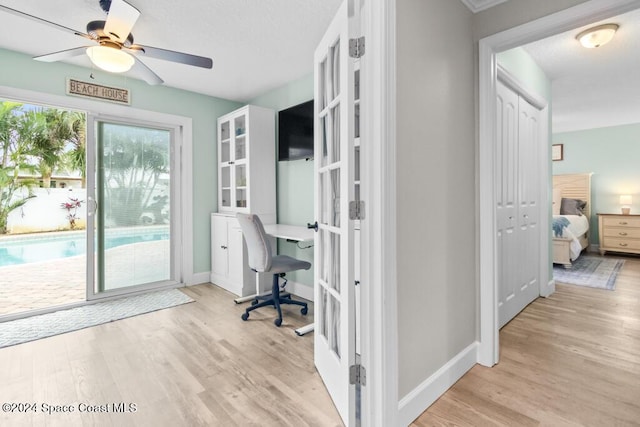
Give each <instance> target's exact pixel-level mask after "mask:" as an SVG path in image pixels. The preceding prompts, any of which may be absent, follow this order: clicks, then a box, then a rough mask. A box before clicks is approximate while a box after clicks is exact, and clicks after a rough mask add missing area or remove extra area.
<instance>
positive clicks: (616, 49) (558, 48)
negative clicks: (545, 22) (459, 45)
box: [524, 9, 640, 133]
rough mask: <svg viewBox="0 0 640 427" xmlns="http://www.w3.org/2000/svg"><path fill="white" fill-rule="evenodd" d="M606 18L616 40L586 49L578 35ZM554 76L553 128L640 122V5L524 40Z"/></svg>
mask: <svg viewBox="0 0 640 427" xmlns="http://www.w3.org/2000/svg"><path fill="white" fill-rule="evenodd" d="M605 23H616V24H618V25H620V28H619V29H618V32H617V33H616V35H615V37H614V38H613V40H612V41H611V42H610V43H609V44H606V45H604V46H601V47H599V48H595V49H585V48H583V47H582V46H581V45H580V44H579V43H578V41H577V40H576V39H575V36H576V35H577V34H578V33H579V32H581V31H582V30H584V29H587V28H590V27H592V26H595V25H599V24H605ZM524 48H525V50H526V51H527V52H528V53H529V54H530V55H531V56H532V57H533V59H534V60H535V62H536V63H537V64H538V65H539V66H540V67H541V68H542V69H543V70H544V72H545V73H546V74H547V76H548V77H549V78H550V79H551V81H552V114H553V119H552V123H553V132H554V133H557V132H567V131H574V130H581V129H593V128H598V127H606V126H617V125H622V124H629V123H640V9H638V10H635V11H633V12H629V13H627V14H624V15H620V16H616V17H613V18H610V19H606V20H603V21H599V22H594V23H593V24H592V25H587V26H584V27H580V28H576V29H575V30H572V31H568V32H566V33H562V34H558V35H556V36H553V37H549V38H547V39H544V40H541V41H538V42H535V43H531V44H529V45H526V46H524Z"/></svg>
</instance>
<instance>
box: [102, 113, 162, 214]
mask: <svg viewBox="0 0 640 427" xmlns="http://www.w3.org/2000/svg"><path fill="white" fill-rule="evenodd" d="M99 132H101V134H102V136H101V138H99V139H100V141H101V144H102V147H100V148H99V150H98V151H99V152H100V153H102V156H103V159H102V163H103V165H104V169H103V171H104V175H103V176H104V183H100V182H99V183H98V188H100V187H102V188H104V191H105V194H104V195H103V196H102V197H103V205H104V207H105V212H104V213H105V215H106V219H107V220H108V221H110V222H113V224H114V225H115V226H131V225H137V224H164V223H166V222H167V221H168V213H167V212H165V210H164V208H165V207H166V206H167V205H168V202H169V194H168V191H169V189H168V183H169V181H168V177H169V166H170V163H169V160H170V158H169V146H170V141H169V132H167V131H163V130H156V129H147V128H141V127H131V126H122V125H116V124H104V125H103V126H102V127H101V129H100V130H99Z"/></svg>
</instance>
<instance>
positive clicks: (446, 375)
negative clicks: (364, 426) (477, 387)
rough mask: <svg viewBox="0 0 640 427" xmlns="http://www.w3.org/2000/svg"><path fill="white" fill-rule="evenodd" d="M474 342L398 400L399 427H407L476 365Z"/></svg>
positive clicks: (476, 346) (476, 345)
mask: <svg viewBox="0 0 640 427" xmlns="http://www.w3.org/2000/svg"><path fill="white" fill-rule="evenodd" d="M477 350H478V343H477V342H474V343H473V344H471V345H469V346H468V347H467V348H465V349H464V350H462V351H461V352H460V353H458V354H457V355H456V356H455V357H454V358H453V359H451V360H449V361H448V362H447V363H446V364H445V365H444V366H442V367H441V368H440V369H438V370H437V371H436V372H435V373H434V374H433V375H431V376H430V377H429V378H427V379H426V380H425V381H423V382H422V384H420V385H419V386H418V387H416V388H415V389H413V390H412V391H411V392H409V394H407V395H406V396H405V397H403V398H402V400H400V403H399V405H398V411H399V417H398V418H399V421H400V422H399V425H403V426H408V425H409V424H411V423H412V422H413V420H415V419H416V418H418V417H419V416H420V414H422V413H423V412H424V410H425V408H428V407H429V406H431V404H432V403H433V402H435V401H436V400H437V399H438V398H439V397H440V396H442V394H444V392H446V391H447V390H448V389H449V388H450V387H451V386H452V385H454V384H455V383H456V381H458V380H459V379H460V378H462V376H463V375H464V374H465V373H467V371H469V369H471V368H473V366H474V365H475V364H476V354H477Z"/></svg>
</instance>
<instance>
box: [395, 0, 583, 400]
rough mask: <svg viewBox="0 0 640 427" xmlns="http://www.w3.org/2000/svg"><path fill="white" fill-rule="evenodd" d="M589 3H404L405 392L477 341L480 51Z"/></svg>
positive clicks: (400, 104) (400, 102)
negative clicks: (481, 45) (506, 33)
mask: <svg viewBox="0 0 640 427" xmlns="http://www.w3.org/2000/svg"><path fill="white" fill-rule="evenodd" d="M584 1H585V0H555V1H553V2H551V1H533V0H510V1H508V2H506V3H504V4H501V5H499V6H496V7H493V8H490V9H488V10H486V11H483V12H480V13H478V14H475V15H473V14H472V13H471V12H470V11H469V10H468V9H467V8H466V7H465V6H464V5H463V4H462V3H461V2H459V1H451V0H398V1H397V2H396V16H397V18H396V21H397V22H396V25H397V29H396V31H397V41H396V44H397V63H396V70H397V141H396V143H397V156H398V158H397V196H396V201H397V216H398V218H397V221H398V222H397V225H396V230H397V242H398V254H397V255H398V266H397V271H398V277H397V283H398V345H399V348H398V357H399V363H398V364H399V370H398V375H399V378H398V387H399V388H398V391H399V397H400V398H402V397H404V396H406V395H407V393H409V392H410V391H412V390H413V389H415V388H416V387H417V386H418V385H419V384H421V383H422V382H424V381H425V380H426V379H428V378H429V376H431V375H432V374H433V373H435V372H436V371H437V370H438V369H440V368H441V367H442V366H443V365H444V364H446V363H447V362H448V361H450V360H451V359H452V358H453V357H454V356H455V355H456V354H458V353H459V352H460V351H461V350H463V349H464V348H466V347H467V346H468V345H469V344H472V343H473V342H474V341H475V340H476V339H477V327H478V317H477V316H478V312H477V306H476V304H477V295H478V289H477V286H478V282H477V277H476V262H477V259H478V253H477V250H476V244H477V242H476V233H477V227H476V218H475V215H476V212H477V211H476V204H475V197H476V186H477V185H476V181H475V177H476V175H475V155H476V133H475V131H476V128H477V127H476V126H477V123H476V114H475V109H476V107H475V106H477V100H478V95H477V78H478V77H477V76H478V72H477V70H478V62H477V59H478V58H477V49H478V48H477V43H476V42H477V41H478V40H479V39H481V38H483V37H486V36H489V35H493V34H495V33H498V32H500V31H503V30H505V29H508V28H512V27H515V26H518V25H521V24H523V23H526V22H529V21H532V20H535V19H538V18H541V17H544V16H547V15H549V14H552V13H555V12H558V11H560V10H563V9H566V8H568V7H571V6H575V5H577V4H579V3H583V2H584Z"/></svg>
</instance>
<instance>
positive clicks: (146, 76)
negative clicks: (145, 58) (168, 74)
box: [131, 58, 164, 86]
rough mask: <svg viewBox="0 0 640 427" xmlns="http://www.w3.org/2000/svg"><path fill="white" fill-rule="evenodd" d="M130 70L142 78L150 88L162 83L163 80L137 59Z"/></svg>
mask: <svg viewBox="0 0 640 427" xmlns="http://www.w3.org/2000/svg"><path fill="white" fill-rule="evenodd" d="M131 70H132V71H133V72H134V73H136V74H138V75H139V76H140V77H142V79H143V80H144V81H145V82H147V83H149V84H150V85H152V86H155V85H160V84H162V83H164V80H162V79H161V78H160V76H158V75H157V74H156V73H154V72H153V71H152V70H151V68H149V67H147V66H146V65H144V63H143V62H142V61H140V59H139V58H136V62H135V63H134V64H133V67H131Z"/></svg>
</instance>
